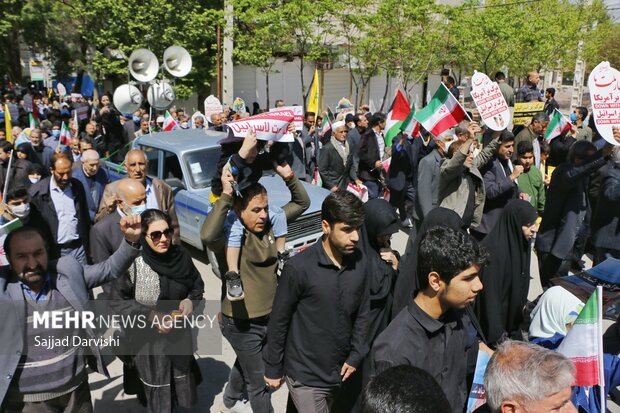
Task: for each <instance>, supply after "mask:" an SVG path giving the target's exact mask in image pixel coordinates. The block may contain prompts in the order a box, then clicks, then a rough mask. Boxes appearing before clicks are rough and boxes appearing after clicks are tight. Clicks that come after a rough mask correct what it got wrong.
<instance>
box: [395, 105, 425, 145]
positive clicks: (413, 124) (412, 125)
mask: <svg viewBox="0 0 620 413" xmlns="http://www.w3.org/2000/svg"><path fill="white" fill-rule="evenodd" d="M400 130H401V131H403V132H404V133H406V134H407V136H409V137H410V138H415V137H416V136H418V133H420V123H418V121H417V120H415V103H413V104H412V105H411V111H410V112H409V115H408V116H407V119H405V120H404V122H403V124H402V125H400Z"/></svg>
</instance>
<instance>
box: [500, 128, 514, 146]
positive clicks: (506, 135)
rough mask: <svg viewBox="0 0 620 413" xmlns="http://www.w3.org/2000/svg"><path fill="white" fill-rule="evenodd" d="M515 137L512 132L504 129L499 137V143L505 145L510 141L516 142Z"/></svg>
mask: <svg viewBox="0 0 620 413" xmlns="http://www.w3.org/2000/svg"><path fill="white" fill-rule="evenodd" d="M514 140H515V135H514V134H513V133H512V132H510V131H509V130H508V129H504V130H503V131H502V133H501V134H500V135H499V142H500V143H504V142H508V141H514Z"/></svg>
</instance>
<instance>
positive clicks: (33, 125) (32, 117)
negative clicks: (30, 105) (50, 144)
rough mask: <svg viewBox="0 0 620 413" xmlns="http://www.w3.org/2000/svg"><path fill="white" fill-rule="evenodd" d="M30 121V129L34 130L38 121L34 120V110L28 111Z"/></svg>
mask: <svg viewBox="0 0 620 413" xmlns="http://www.w3.org/2000/svg"><path fill="white" fill-rule="evenodd" d="M28 121H29V123H30V130H33V129H34V128H36V127H37V123H36V122H35V121H34V116H32V112H30V113H28Z"/></svg>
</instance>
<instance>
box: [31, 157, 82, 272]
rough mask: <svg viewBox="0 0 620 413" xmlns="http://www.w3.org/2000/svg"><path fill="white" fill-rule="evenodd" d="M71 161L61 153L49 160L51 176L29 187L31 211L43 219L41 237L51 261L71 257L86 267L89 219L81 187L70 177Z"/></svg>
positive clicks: (80, 184)
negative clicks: (34, 211) (44, 237)
mask: <svg viewBox="0 0 620 413" xmlns="http://www.w3.org/2000/svg"><path fill="white" fill-rule="evenodd" d="M72 167H73V160H72V159H71V158H69V157H68V156H67V155H66V154H64V153H56V154H54V155H53V156H52V160H51V167H50V170H51V172H52V176H48V177H47V178H45V179H42V180H40V181H39V182H37V183H36V184H34V185H32V186H31V187H30V190H29V192H30V197H31V202H30V204H31V208H33V209H35V210H36V211H37V212H38V213H39V214H40V216H41V217H42V219H43V221H44V223H45V227H44V228H42V231H43V233H44V234H45V235H46V236H48V237H49V238H48V240H49V242H50V256H51V257H52V258H59V257H64V256H66V255H70V256H73V257H74V258H75V259H77V260H78V261H79V262H80V263H81V264H86V261H87V259H86V254H87V251H88V232H89V230H90V217H89V215H88V202H87V200H86V192H85V191H84V186H82V183H81V182H80V181H78V180H77V179H75V178H72V177H71V172H72V171H71V169H72Z"/></svg>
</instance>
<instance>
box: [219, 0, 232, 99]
mask: <svg viewBox="0 0 620 413" xmlns="http://www.w3.org/2000/svg"><path fill="white" fill-rule="evenodd" d="M224 13H225V19H226V28H225V29H224V53H223V59H222V60H223V70H222V89H223V90H222V103H224V104H228V105H232V103H233V100H234V96H233V94H234V82H233V59H232V57H233V32H234V19H233V5H232V0H225V1H224Z"/></svg>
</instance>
